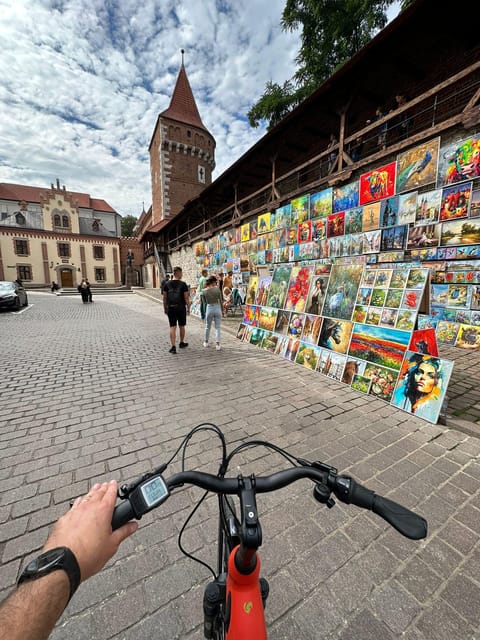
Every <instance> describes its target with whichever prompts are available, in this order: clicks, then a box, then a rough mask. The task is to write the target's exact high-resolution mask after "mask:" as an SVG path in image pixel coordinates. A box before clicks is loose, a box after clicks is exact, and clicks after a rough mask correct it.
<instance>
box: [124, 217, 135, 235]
mask: <svg viewBox="0 0 480 640" xmlns="http://www.w3.org/2000/svg"><path fill="white" fill-rule="evenodd" d="M136 224H137V218H136V217H135V216H125V217H123V218H122V219H121V220H120V229H121V232H122V237H123V238H131V237H132V236H133V229H134V227H135V225H136Z"/></svg>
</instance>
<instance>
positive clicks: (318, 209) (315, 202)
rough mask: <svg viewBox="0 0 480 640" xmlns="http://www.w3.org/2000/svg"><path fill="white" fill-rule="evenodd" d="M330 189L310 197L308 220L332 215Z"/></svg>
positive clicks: (331, 193)
mask: <svg viewBox="0 0 480 640" xmlns="http://www.w3.org/2000/svg"><path fill="white" fill-rule="evenodd" d="M332 195H333V192H332V188H331V187H329V188H328V189H324V190H323V191H319V192H318V193H314V194H313V195H311V196H310V218H311V219H312V220H314V219H315V218H326V217H327V216H329V215H330V214H331V213H332Z"/></svg>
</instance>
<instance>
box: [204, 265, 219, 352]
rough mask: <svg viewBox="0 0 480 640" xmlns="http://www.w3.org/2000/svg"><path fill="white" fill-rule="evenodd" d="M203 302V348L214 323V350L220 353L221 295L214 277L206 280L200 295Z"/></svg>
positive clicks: (206, 344)
mask: <svg viewBox="0 0 480 640" xmlns="http://www.w3.org/2000/svg"><path fill="white" fill-rule="evenodd" d="M200 295H201V296H202V298H203V300H204V302H205V308H206V311H205V340H204V342H203V346H204V347H208V345H209V342H208V340H209V338H210V329H211V326H212V322H214V323H215V349H216V350H217V351H220V332H221V326H222V294H221V292H220V289H219V288H218V286H217V279H216V277H215V276H210V277H209V278H207V281H206V283H205V288H204V289H203V291H202V293H201V294H200Z"/></svg>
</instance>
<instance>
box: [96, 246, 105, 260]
mask: <svg viewBox="0 0 480 640" xmlns="http://www.w3.org/2000/svg"><path fill="white" fill-rule="evenodd" d="M93 257H94V259H95V260H104V259H105V248H104V247H102V245H100V244H96V245H94V247H93Z"/></svg>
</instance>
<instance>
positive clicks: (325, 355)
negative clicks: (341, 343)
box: [318, 349, 346, 381]
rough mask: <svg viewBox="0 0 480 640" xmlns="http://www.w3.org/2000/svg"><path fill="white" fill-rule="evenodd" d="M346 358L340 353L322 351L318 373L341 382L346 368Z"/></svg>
mask: <svg viewBox="0 0 480 640" xmlns="http://www.w3.org/2000/svg"><path fill="white" fill-rule="evenodd" d="M345 360H346V357H345V356H344V355H341V354H339V353H335V352H333V351H329V350H328V349H322V350H321V352H320V359H319V362H318V372H319V373H322V374H323V375H324V376H328V377H329V378H333V379H334V380H338V381H340V380H341V379H342V374H343V369H344V367H345Z"/></svg>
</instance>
